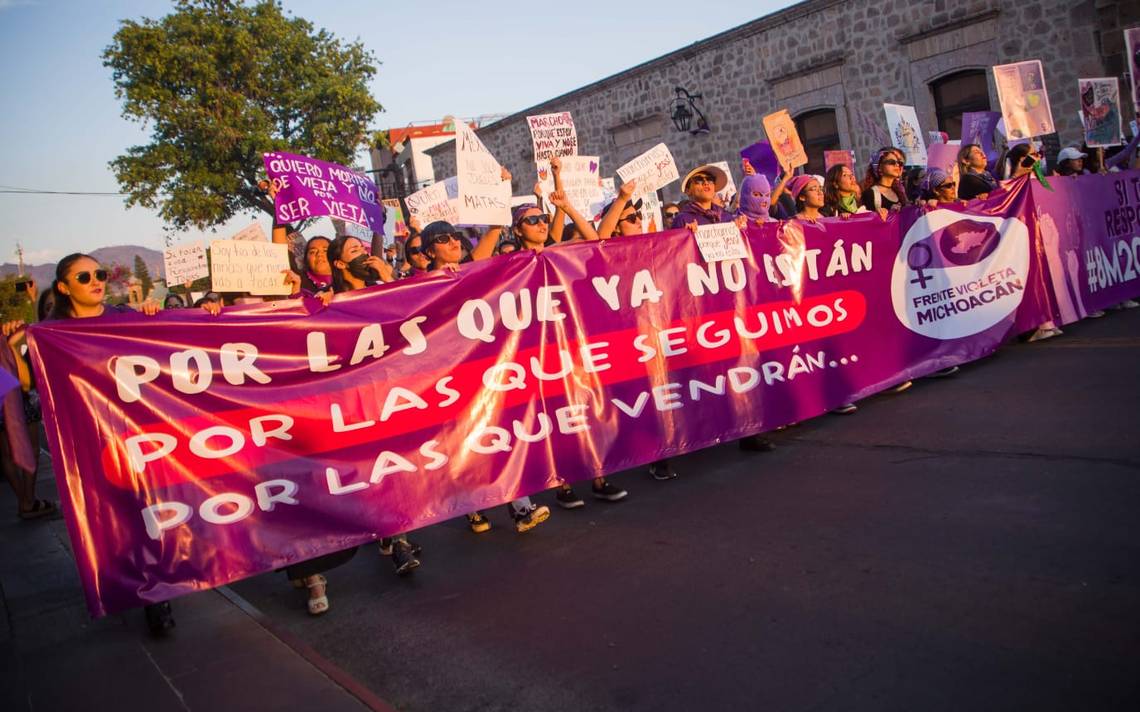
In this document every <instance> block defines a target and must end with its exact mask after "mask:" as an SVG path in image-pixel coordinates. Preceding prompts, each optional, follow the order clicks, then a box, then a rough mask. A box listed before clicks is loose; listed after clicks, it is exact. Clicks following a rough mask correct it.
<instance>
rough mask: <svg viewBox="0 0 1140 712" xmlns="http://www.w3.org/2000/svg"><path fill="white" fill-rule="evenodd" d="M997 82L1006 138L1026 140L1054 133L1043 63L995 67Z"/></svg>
mask: <svg viewBox="0 0 1140 712" xmlns="http://www.w3.org/2000/svg"><path fill="white" fill-rule="evenodd" d="M994 83H995V84H997V92H998V102H999V103H1000V104H1001V114H1002V119H1003V120H1004V121H1005V135H1006V136H1008V137H1009V138H1010V139H1026V138H1033V137H1034V136H1044V135H1045V134H1051V133H1053V131H1054V129H1053V110H1052V108H1050V106H1049V92H1048V91H1047V90H1046V89H1045V70H1044V69H1043V68H1042V67H1041V60H1037V59H1034V60H1031V61H1028V62H1015V63H1014V64H1000V65H998V66H996V67H994Z"/></svg>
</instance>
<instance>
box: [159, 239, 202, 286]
mask: <svg viewBox="0 0 1140 712" xmlns="http://www.w3.org/2000/svg"><path fill="white" fill-rule="evenodd" d="M162 266H163V271H165V272H166V283H167V284H169V285H175V284H185V283H186V282H193V281H194V280H196V279H201V278H203V277H208V276H210V267H209V265H207V264H206V248H205V247H203V246H202V243H201V242H191V243H188V244H185V245H176V246H174V247H168V248H166V249H165V250H163V251H162Z"/></svg>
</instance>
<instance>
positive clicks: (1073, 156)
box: [1053, 146, 1088, 176]
mask: <svg viewBox="0 0 1140 712" xmlns="http://www.w3.org/2000/svg"><path fill="white" fill-rule="evenodd" d="M1087 157H1088V154H1087V153H1081V150H1080V149H1078V148H1073V147H1072V146H1066V147H1065V148H1062V149H1061V152H1060V153H1058V154H1057V167H1056V168H1054V169H1053V175H1058V176H1079V175H1082V174H1084V173H1085V172H1086V171H1085V158H1087Z"/></svg>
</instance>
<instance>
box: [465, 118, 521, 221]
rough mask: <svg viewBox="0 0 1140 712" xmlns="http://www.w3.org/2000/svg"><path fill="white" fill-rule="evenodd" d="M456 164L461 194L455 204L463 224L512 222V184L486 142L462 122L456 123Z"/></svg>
mask: <svg viewBox="0 0 1140 712" xmlns="http://www.w3.org/2000/svg"><path fill="white" fill-rule="evenodd" d="M455 163H456V168H457V175H456V178H457V179H458V186H459V196H458V201H459V202H458V205H457V206H456V207H457V209H458V213H459V222H460V223H461V224H464V225H510V224H511V183H510V181H505V180H503V176H502V172H503V169H502V167H501V166H500V165H499V162H498V161H496V160H495V157H494V156H492V155H491V152H490V151H488V150H487V147H486V146H484V145H483V142H482V141H481V140H480V139H479V137H478V136H476V135H475V132H474V131H472V130H471V127H470V126H468V125H467V124H465V123H463V122H456V124H455Z"/></svg>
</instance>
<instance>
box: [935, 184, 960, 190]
mask: <svg viewBox="0 0 1140 712" xmlns="http://www.w3.org/2000/svg"><path fill="white" fill-rule="evenodd" d="M957 187H958V184H957V183H943V184H942V185H940V186H938V187H937V188H935V190H954V189H955V188H957Z"/></svg>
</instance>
